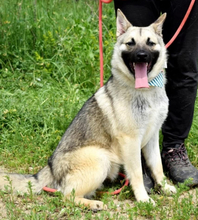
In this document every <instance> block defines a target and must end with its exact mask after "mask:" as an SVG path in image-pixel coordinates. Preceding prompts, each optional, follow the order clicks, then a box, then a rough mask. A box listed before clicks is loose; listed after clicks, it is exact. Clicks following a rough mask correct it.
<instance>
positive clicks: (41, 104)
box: [0, 0, 198, 219]
mask: <svg viewBox="0 0 198 220" xmlns="http://www.w3.org/2000/svg"><path fill="white" fill-rule="evenodd" d="M115 40H116V39H115V13H114V8H113V3H111V4H108V5H107V4H103V45H104V58H105V59H104V73H105V79H104V80H105V81H106V79H107V78H108V77H109V75H110V59H111V55H112V49H113V45H114V43H115ZM98 88H99V46H98V1H97V0H79V1H75V0H64V1H63V0H39V1H38V0H9V1H6V0H2V1H1V4H0V167H4V168H5V169H7V170H8V171H10V172H20V173H32V174H33V173H36V172H37V171H38V170H39V169H41V168H42V167H43V166H44V165H45V164H46V163H47V160H48V158H49V156H50V155H51V154H52V152H53V150H54V149H55V148H56V146H57V144H58V142H59V141H60V138H61V136H62V135H63V133H64V131H65V130H66V128H67V127H68V125H69V124H70V122H71V121H72V119H73V118H74V116H75V115H76V113H77V112H78V110H79V109H80V108H81V107H82V105H83V103H84V102H85V101H86V100H87V99H88V98H89V97H90V96H91V95H92V94H93V92H95V91H96V90H97V89H98ZM197 112H198V104H197V103H196V106H195V116H194V123H193V127H192V129H191V133H190V135H189V138H188V140H187V142H186V146H187V149H188V152H189V157H190V159H191V161H192V163H193V164H194V165H195V166H197V167H198V159H197V155H198V147H197V145H198V140H197V138H196V136H197V129H198V124H197V121H198V114H197ZM121 183H123V181H121V182H118V183H117V185H114V186H113V188H112V189H109V187H110V186H108V187H106V188H105V190H109V191H112V190H113V189H114V188H116V187H120V184H121ZM10 184H11V183H10ZM10 187H11V186H10ZM178 189H179V190H178V193H177V194H176V195H173V196H166V195H163V194H160V195H158V194H156V193H153V194H152V195H151V196H152V197H153V198H154V199H155V200H156V201H157V206H156V207H155V208H154V207H153V206H152V205H151V204H143V203H139V204H138V203H136V202H135V199H134V196H133V193H132V192H131V189H130V187H126V188H125V189H124V190H123V191H122V193H121V194H120V195H119V196H111V195H107V194H104V195H99V196H98V197H99V198H100V199H101V200H103V201H104V202H105V204H107V206H108V210H105V211H101V212H98V213H92V212H90V211H89V210H88V209H86V208H85V207H75V206H74V204H73V202H72V200H71V201H67V202H65V201H64V200H63V198H62V195H61V194H60V193H55V194H48V193H45V192H42V193H41V194H40V195H33V194H32V193H31V192H32V191H31V185H29V191H30V194H28V195H24V196H20V195H18V196H16V195H13V193H11V194H8V193H5V192H0V210H1V212H0V218H1V219H80V218H82V219H196V218H197V216H198V208H197V198H198V192H197V190H196V189H194V190H190V191H189V190H188V189H186V188H185V187H182V186H179V188H178ZM5 190H6V189H5Z"/></svg>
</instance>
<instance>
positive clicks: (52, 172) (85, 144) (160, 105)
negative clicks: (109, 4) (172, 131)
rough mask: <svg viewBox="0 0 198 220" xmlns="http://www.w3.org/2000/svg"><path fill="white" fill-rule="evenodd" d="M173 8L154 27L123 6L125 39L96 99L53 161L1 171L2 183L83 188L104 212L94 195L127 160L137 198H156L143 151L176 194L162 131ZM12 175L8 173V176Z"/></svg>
mask: <svg viewBox="0 0 198 220" xmlns="http://www.w3.org/2000/svg"><path fill="white" fill-rule="evenodd" d="M165 17H166V14H163V15H161V16H160V17H159V18H158V19H157V20H156V21H155V22H154V23H152V24H151V25H150V26H148V27H135V26H133V25H132V24H130V22H129V21H128V20H127V19H126V17H125V16H124V14H123V13H122V12H121V11H120V10H118V13H117V21H116V22H117V32H116V35H117V42H116V43H115V47H114V51H113V56H112V61H111V66H112V69H111V73H112V74H111V76H110V78H109V80H108V81H107V82H106V84H105V85H104V86H103V87H101V88H100V89H99V90H98V91H97V92H96V93H95V94H94V95H93V96H92V97H91V98H89V99H88V100H87V101H86V102H85V104H84V105H83V107H82V108H81V110H80V111H79V112H78V114H77V116H76V117H75V118H74V119H73V121H72V122H71V124H70V126H69V127H68V129H67V130H66V132H65V134H64V135H63V137H62V139H61V140H60V142H59V144H58V146H57V148H56V149H55V151H54V153H53V155H52V156H51V157H50V158H49V161H48V165H47V166H45V167H44V168H43V169H42V170H40V171H39V172H38V173H37V174H35V175H22V174H9V173H3V172H1V173H0V189H2V190H3V189H4V188H5V186H6V185H8V179H9V181H11V182H12V189H13V190H14V191H16V192H17V191H18V192H22V193H25V192H28V184H29V183H31V185H32V191H33V193H39V192H40V191H41V190H42V188H43V187H44V186H46V185H50V184H51V185H53V186H54V187H55V188H56V189H57V190H58V191H61V192H62V193H63V195H64V197H65V199H69V198H70V196H71V195H72V193H73V192H75V198H74V202H75V203H76V204H79V203H80V204H83V205H85V206H88V207H89V208H90V209H91V210H96V211H97V210H102V209H104V208H105V205H104V204H103V202H101V201H97V200H91V199H88V198H89V197H90V196H92V195H93V194H94V192H95V191H96V190H97V189H98V188H100V187H101V185H102V183H103V182H104V180H105V179H107V178H109V179H110V180H112V181H113V180H114V179H115V178H116V177H117V175H118V172H119V168H120V166H121V165H123V167H124V170H125V172H126V175H127V178H128V179H129V181H130V184H131V187H132V190H133V192H134V195H135V198H136V200H137V201H142V202H152V203H153V204H154V203H155V202H154V201H153V200H152V199H151V198H150V197H149V195H148V194H147V192H146V190H145V187H144V183H143V174H142V167H141V151H142V153H143V155H144V158H145V161H146V163H147V165H148V167H149V169H150V171H151V174H152V177H153V179H154V181H155V183H156V184H158V185H160V186H161V187H162V190H163V191H165V192H169V193H175V192H176V189H175V187H174V186H171V185H169V184H167V182H166V180H165V175H164V173H163V168H162V162H161V157H160V149H159V130H160V128H161V126H162V124H163V122H164V120H165V119H166V116H167V111H168V98H167V96H166V92H165V88H164V85H165V82H166V79H165V75H164V73H162V75H163V76H162V80H161V83H162V86H161V87H159V86H152V85H150V83H152V82H153V81H155V80H156V79H158V76H159V74H160V73H161V71H162V69H163V68H164V65H165V63H166V59H167V53H166V49H165V46H164V43H163V39H162V26H163V23H164V20H165ZM6 177H7V178H6Z"/></svg>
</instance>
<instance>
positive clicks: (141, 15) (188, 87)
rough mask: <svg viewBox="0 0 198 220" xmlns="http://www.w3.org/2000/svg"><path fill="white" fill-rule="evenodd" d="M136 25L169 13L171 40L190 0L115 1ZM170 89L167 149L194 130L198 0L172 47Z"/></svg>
mask: <svg viewBox="0 0 198 220" xmlns="http://www.w3.org/2000/svg"><path fill="white" fill-rule="evenodd" d="M114 4H115V10H116V11H117V8H120V9H121V11H122V12H123V13H124V14H125V16H126V17H127V19H128V20H129V21H130V22H131V23H132V24H133V25H134V26H148V25H149V24H151V23H152V22H154V21H155V20H156V19H157V18H158V17H159V15H160V13H161V12H167V18H166V21H165V24H164V27H163V38H164V42H165V43H167V42H168V41H169V40H170V39H171V37H172V36H173V34H174V33H175V31H176V30H177V28H178V26H179V25H180V23H181V21H182V19H183V17H184V15H185V13H186V11H187V9H188V6H189V4H190V0H114ZM168 54H169V58H168V68H167V70H166V74H167V85H166V91H167V95H168V97H169V113H168V117H167V119H166V121H165V123H164V125H163V127H162V133H163V137H164V138H163V148H164V150H165V148H166V147H168V146H169V147H170V146H172V145H174V144H176V143H178V144H179V143H183V142H184V140H185V139H186V138H187V136H188V133H189V131H190V128H191V125H192V119H193V112H194V104H195V98H196V93H197V82H198V1H197V0H196V2H195V4H194V7H193V9H192V12H191V14H190V16H189V18H188V20H187V22H186V24H185V26H184V27H183V29H182V31H181V33H180V34H179V36H178V37H177V38H176V40H175V41H174V43H173V44H172V45H171V46H170V47H169V48H168Z"/></svg>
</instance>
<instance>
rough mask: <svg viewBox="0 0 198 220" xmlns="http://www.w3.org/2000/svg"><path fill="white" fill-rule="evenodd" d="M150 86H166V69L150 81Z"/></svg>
mask: <svg viewBox="0 0 198 220" xmlns="http://www.w3.org/2000/svg"><path fill="white" fill-rule="evenodd" d="M148 84H149V86H156V87H160V88H162V87H163V86H164V70H162V71H161V72H160V73H159V74H158V75H157V76H156V77H155V78H154V79H152V80H151V81H150V82H149V83H148Z"/></svg>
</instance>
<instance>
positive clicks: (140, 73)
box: [135, 63, 149, 89]
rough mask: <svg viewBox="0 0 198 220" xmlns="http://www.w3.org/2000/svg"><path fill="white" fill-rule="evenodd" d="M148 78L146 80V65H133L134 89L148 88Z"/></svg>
mask: <svg viewBox="0 0 198 220" xmlns="http://www.w3.org/2000/svg"><path fill="white" fill-rule="evenodd" d="M148 87H149V85H148V78H147V64H146V63H136V64H135V88H136V89H139V88H148Z"/></svg>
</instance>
